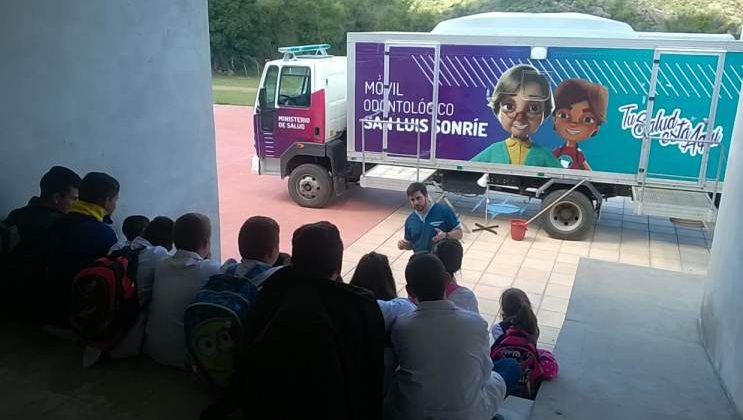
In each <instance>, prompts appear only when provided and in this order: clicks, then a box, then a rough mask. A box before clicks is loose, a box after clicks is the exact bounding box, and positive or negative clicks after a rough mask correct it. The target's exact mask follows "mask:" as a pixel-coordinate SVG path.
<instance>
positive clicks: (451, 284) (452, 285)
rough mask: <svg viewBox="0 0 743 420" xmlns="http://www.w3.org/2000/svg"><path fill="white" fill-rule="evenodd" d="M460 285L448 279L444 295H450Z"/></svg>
mask: <svg viewBox="0 0 743 420" xmlns="http://www.w3.org/2000/svg"><path fill="white" fill-rule="evenodd" d="M460 287H462V286H460V285H458V284H457V283H456V282H455V281H453V280H452V281H450V282H449V284H447V285H446V296H447V297H449V296H451V294H452V293H454V291H455V290H457V289H459V288H460Z"/></svg>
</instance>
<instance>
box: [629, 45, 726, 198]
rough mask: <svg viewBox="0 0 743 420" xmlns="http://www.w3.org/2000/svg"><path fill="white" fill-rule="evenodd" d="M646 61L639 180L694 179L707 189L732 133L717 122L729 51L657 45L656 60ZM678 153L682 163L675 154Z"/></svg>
mask: <svg viewBox="0 0 743 420" xmlns="http://www.w3.org/2000/svg"><path fill="white" fill-rule="evenodd" d="M645 66H646V68H647V69H648V70H649V73H650V89H649V92H648V96H647V102H646V109H644V110H637V111H638V112H639V111H645V112H644V120H643V122H644V127H642V141H643V145H642V154H641V156H640V164H639V168H638V173H637V180H638V181H639V182H640V183H641V184H644V183H645V181H646V179H649V180H648V181H647V182H648V183H649V184H652V179H656V180H657V179H663V180H669V181H686V182H689V181H691V182H694V183H696V184H697V186H698V187H699V188H700V189H703V190H709V188H710V184H711V183H713V184H716V183H717V180H718V179H719V177H720V176H721V174H722V171H723V170H724V168H723V166H724V162H723V160H722V157H723V156H724V155H725V153H724V148H726V147H729V142H730V139H731V135H732V133H723V131H722V127H721V126H720V125H719V123H718V124H716V123H715V120H716V115H717V114H718V103H719V101H720V98H721V95H722V94H725V91H724V90H723V89H728V88H727V87H726V86H725V85H724V83H723V82H724V80H723V75H724V69H725V52H722V51H703V50H694V51H691V50H673V49H663V50H656V51H655V54H654V57H653V63H645ZM629 114H631V113H628V115H629ZM679 153H681V154H683V155H684V162H686V163H685V164H683V165H679V164H678V162H679V160H678V159H677V158H675V157H676V156H678V154H679ZM715 188H716V187H715Z"/></svg>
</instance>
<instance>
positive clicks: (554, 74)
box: [253, 13, 743, 239]
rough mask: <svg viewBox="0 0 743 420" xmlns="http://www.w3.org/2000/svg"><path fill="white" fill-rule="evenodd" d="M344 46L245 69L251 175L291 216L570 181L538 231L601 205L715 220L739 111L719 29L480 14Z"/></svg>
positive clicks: (585, 219)
mask: <svg viewBox="0 0 743 420" xmlns="http://www.w3.org/2000/svg"><path fill="white" fill-rule="evenodd" d="M347 41H348V44H347V52H348V57H334V56H331V55H328V54H327V50H328V48H329V45H311V46H299V47H287V48H282V49H280V52H282V53H283V54H284V57H283V58H282V59H279V60H274V61H270V62H268V63H267V65H266V66H265V69H264V72H263V75H262V77H261V81H260V86H259V94H258V97H257V99H256V104H255V107H254V126H255V150H256V156H255V157H254V158H253V170H254V171H255V172H257V173H259V174H261V175H276V176H281V177H288V178H289V181H288V189H289V194H290V195H291V197H292V198H293V199H294V201H296V202H297V203H298V204H299V205H300V206H306V207H322V206H324V205H325V204H326V203H327V202H328V201H329V200H330V199H331V198H332V197H333V196H336V195H340V194H342V193H343V192H344V191H345V190H346V187H347V185H348V184H349V183H358V184H360V185H361V186H362V187H367V188H384V189H391V190H398V191H404V190H405V188H406V187H407V186H408V184H409V183H411V182H414V181H421V182H435V183H436V184H437V185H438V186H440V187H441V188H442V189H443V190H444V191H447V192H453V193H465V194H484V193H485V192H486V191H493V190H496V191H505V192H509V193H515V194H520V195H525V196H529V197H534V198H537V199H541V200H542V204H543V206H544V205H547V204H550V203H552V202H553V201H555V199H556V198H558V197H559V196H561V195H562V194H563V193H564V192H565V191H566V190H568V189H569V188H570V187H571V186H573V185H575V184H576V183H578V182H580V181H582V180H585V181H584V183H583V185H581V186H580V187H579V188H578V189H576V190H575V191H574V192H572V193H571V194H569V195H568V196H567V197H565V198H563V199H561V200H560V202H559V203H558V204H557V205H555V206H553V207H552V208H551V209H550V210H549V211H548V212H546V213H545V215H544V216H543V221H544V227H545V230H546V231H547V232H548V233H549V234H550V235H552V236H553V237H557V238H561V239H580V238H581V237H582V236H583V235H584V234H585V233H586V232H587V231H588V230H589V229H590V227H591V225H592V224H593V223H594V221H595V219H596V217H598V215H599V214H600V211H601V204H602V202H603V201H604V200H605V199H606V198H609V197H614V196H627V197H631V198H632V200H633V204H634V206H635V210H636V212H637V213H638V214H645V215H659V216H668V217H676V218H682V219H692V220H700V221H703V222H713V221H714V219H715V216H716V205H715V204H716V203H715V202H716V199H718V198H719V194H720V193H721V191H722V188H723V185H724V173H725V166H726V165H727V163H728V162H727V161H726V157H727V154H728V151H729V150H730V142H731V141H732V140H733V139H732V138H731V135H732V132H733V124H734V122H735V120H736V117H737V118H738V119H739V120H740V119H741V115H743V113H741V110H740V107H739V97H740V94H741V85H742V78H743V43H742V42H740V41H738V40H735V39H734V38H733V37H732V36H730V35H710V34H676V33H644V32H636V31H634V30H633V29H632V28H631V27H630V26H629V25H627V24H625V23H622V22H617V21H613V20H609V19H603V18H598V17H594V16H589V15H582V14H523V13H486V14H480V15H473V16H467V17H463V18H457V19H452V20H447V21H443V22H441V23H440V24H439V25H438V26H436V28H434V29H433V30H432V31H431V32H430V33H403V32H369V33H348V35H347ZM738 141H740V140H738ZM478 180H480V181H481V182H479V183H478V182H477V181H478ZM482 181H485V182H482Z"/></svg>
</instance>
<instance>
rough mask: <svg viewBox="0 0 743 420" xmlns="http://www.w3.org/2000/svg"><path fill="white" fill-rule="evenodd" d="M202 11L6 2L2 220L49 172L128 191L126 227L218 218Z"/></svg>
mask: <svg viewBox="0 0 743 420" xmlns="http://www.w3.org/2000/svg"><path fill="white" fill-rule="evenodd" d="M210 70H211V69H210V58H209V28H208V19H207V2H206V0H127V1H91V0H65V1H59V0H4V1H3V3H2V6H0V217H3V216H4V215H5V214H7V212H8V211H9V210H10V209H12V208H14V207H19V206H21V205H23V204H25V202H26V200H28V198H29V196H31V195H32V194H38V181H39V179H40V177H41V175H42V174H43V173H44V172H45V171H46V170H47V169H48V168H49V167H51V166H52V165H55V164H59V165H65V166H68V167H70V168H72V169H74V170H75V171H77V172H78V173H79V174H80V175H81V176H82V175H83V174H85V173H87V172H89V171H104V172H108V173H110V174H111V175H113V176H114V177H116V178H117V179H118V180H119V182H120V183H121V195H120V200H119V208H118V210H117V211H116V214H114V221H115V222H117V223H116V227H117V228H118V227H119V226H120V223H121V221H122V220H123V218H124V217H126V216H128V215H131V214H144V215H147V216H150V217H153V216H157V215H165V216H170V217H173V218H174V217H177V216H179V215H181V214H183V213H184V212H188V211H198V212H202V213H205V214H207V215H208V216H209V217H210V218H211V219H212V224H213V230H214V233H215V235H214V237H213V244H214V252H215V255H219V249H218V247H219V218H218V216H219V211H218V195H217V169H216V156H215V143H214V118H213V110H212V96H211V85H210V83H211V71H210Z"/></svg>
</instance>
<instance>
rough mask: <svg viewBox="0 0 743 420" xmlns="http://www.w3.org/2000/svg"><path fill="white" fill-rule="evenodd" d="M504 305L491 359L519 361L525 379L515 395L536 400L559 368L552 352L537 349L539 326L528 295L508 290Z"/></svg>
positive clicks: (493, 328)
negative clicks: (542, 386) (542, 387)
mask: <svg viewBox="0 0 743 420" xmlns="http://www.w3.org/2000/svg"><path fill="white" fill-rule="evenodd" d="M500 302H501V317H502V318H503V321H501V322H499V323H496V324H494V325H493V327H492V329H491V333H492V335H493V339H494V340H495V343H494V344H493V346H492V347H491V349H490V357H492V358H493V361H494V362H497V361H499V360H503V359H516V360H517V361H518V362H519V364H520V365H521V369H522V370H523V376H522V378H521V383H520V387H519V389H518V390H517V391H516V392H515V395H518V396H520V397H523V398H529V399H534V398H535V397H536V394H537V391H538V390H539V385H540V384H541V382H542V381H543V380H550V379H554V378H555V377H556V376H557V373H558V371H559V366H558V364H557V361H556V360H555V356H554V355H552V353H551V352H549V351H547V350H538V349H537V340H538V339H539V326H538V325H537V317H536V315H534V311H533V310H532V308H531V302H530V301H529V297H528V296H527V295H526V293H524V291H523V290H521V289H516V288H510V289H506V290H505V291H504V292H503V294H502V295H501V299H500Z"/></svg>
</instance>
